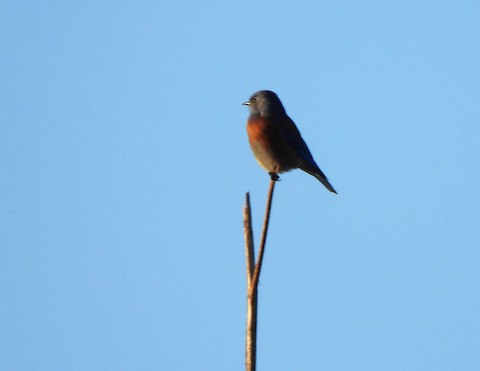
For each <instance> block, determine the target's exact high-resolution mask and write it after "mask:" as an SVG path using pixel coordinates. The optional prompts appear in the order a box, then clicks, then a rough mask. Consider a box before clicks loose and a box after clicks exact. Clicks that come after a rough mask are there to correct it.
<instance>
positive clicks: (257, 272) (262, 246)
mask: <svg viewBox="0 0 480 371" xmlns="http://www.w3.org/2000/svg"><path fill="white" fill-rule="evenodd" d="M277 179H278V178H277ZM275 182H276V179H275V178H273V177H272V179H271V180H270V187H269V189H268V198H267V206H266V209H265V219H264V221H263V231H262V239H261V242H260V248H259V250H258V258H257V264H256V265H255V271H254V272H253V277H252V281H251V282H250V289H249V295H251V294H253V293H254V291H256V290H257V286H258V278H259V277H260V270H261V269H262V261H263V252H264V251H265V243H266V241H267V231H268V223H269V221H270V209H271V207H272V198H273V190H274V189H275Z"/></svg>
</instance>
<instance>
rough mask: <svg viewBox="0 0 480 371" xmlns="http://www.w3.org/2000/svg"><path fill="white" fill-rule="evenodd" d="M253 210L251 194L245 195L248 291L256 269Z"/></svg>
mask: <svg viewBox="0 0 480 371" xmlns="http://www.w3.org/2000/svg"><path fill="white" fill-rule="evenodd" d="M251 210H252V209H251V208H250V194H249V193H248V192H247V193H246V194H245V206H244V207H243V233H244V238H245V257H246V260H247V264H246V267H247V290H249V289H250V282H251V280H252V276H253V271H254V269H255V249H254V247H253V229H252V211H251Z"/></svg>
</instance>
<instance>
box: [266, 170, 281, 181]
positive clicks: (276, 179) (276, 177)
mask: <svg viewBox="0 0 480 371" xmlns="http://www.w3.org/2000/svg"><path fill="white" fill-rule="evenodd" d="M268 174H269V175H270V179H272V180H274V181H276V182H277V181H279V180H280V177H279V176H278V174H277V173H275V172H273V171H271V172H269V173H268Z"/></svg>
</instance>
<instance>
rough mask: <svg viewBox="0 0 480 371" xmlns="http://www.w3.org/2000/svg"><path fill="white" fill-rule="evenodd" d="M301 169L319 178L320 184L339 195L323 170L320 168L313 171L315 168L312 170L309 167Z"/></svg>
mask: <svg viewBox="0 0 480 371" xmlns="http://www.w3.org/2000/svg"><path fill="white" fill-rule="evenodd" d="M300 169H302V170H303V171H305V172H307V173H309V174H310V175H313V176H314V177H315V178H317V179H318V180H319V181H320V182H322V184H323V185H324V186H325V188H327V189H328V190H329V191H330V192H333V193H337V191H336V190H335V188H333V186H332V185H331V184H330V183H329V181H328V179H327V177H326V176H325V174H324V173H323V172H322V170H320V168H319V167H317V168H316V169H313V168H310V167H308V168H307V167H301V168H300Z"/></svg>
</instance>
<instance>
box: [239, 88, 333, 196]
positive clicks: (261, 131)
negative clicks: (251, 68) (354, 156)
mask: <svg viewBox="0 0 480 371" xmlns="http://www.w3.org/2000/svg"><path fill="white" fill-rule="evenodd" d="M243 104H244V105H246V106H248V107H249V108H250V116H249V117H248V121H247V134H248V141H249V142H250V147H252V151H253V154H254V155H255V158H256V159H257V161H258V163H259V164H260V165H261V166H262V167H263V168H264V169H265V170H267V171H268V173H269V174H270V177H271V178H272V179H273V180H278V175H277V174H280V173H283V172H285V171H290V170H292V169H297V168H298V169H302V170H303V171H305V172H307V173H309V174H311V175H313V176H314V177H315V178H317V179H318V180H319V181H320V182H322V184H323V185H324V186H325V187H326V188H327V189H328V190H329V191H330V192H333V193H337V192H336V191H335V189H334V188H333V187H332V185H331V184H330V183H329V182H328V179H327V177H326V176H325V174H324V173H323V172H322V170H320V168H319V167H318V165H317V164H316V163H315V160H314V159H313V157H312V154H311V153H310V151H309V149H308V147H307V145H306V144H305V141H304V140H303V138H302V136H301V135H300V132H299V131H298V129H297V127H296V126H295V123H294V122H293V121H292V119H291V118H290V117H288V115H287V113H286V112H285V108H283V105H282V102H280V99H278V96H277V94H275V93H274V92H273V91H269V90H260V91H257V92H256V93H255V94H253V95H252V96H251V97H250V100H249V101H248V102H245V103H243Z"/></svg>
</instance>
